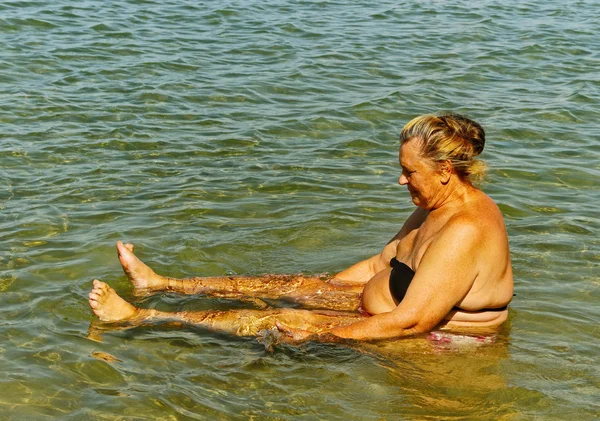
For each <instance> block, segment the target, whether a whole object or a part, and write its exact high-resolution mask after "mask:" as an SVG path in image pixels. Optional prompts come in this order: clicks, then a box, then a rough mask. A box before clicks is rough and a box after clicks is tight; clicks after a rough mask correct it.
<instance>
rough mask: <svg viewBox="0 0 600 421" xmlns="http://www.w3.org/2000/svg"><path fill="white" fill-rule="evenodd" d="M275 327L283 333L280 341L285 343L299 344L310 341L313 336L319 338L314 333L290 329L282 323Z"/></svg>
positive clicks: (277, 323) (276, 324) (276, 323)
mask: <svg viewBox="0 0 600 421" xmlns="http://www.w3.org/2000/svg"><path fill="white" fill-rule="evenodd" d="M275 326H277V330H279V333H281V337H280V338H279V340H280V341H281V342H283V343H290V344H298V343H302V342H306V341H308V340H309V339H310V338H311V336H314V337H315V338H317V337H318V335H317V334H316V333H314V332H310V331H308V330H304V329H298V328H294V327H289V326H286V325H284V324H283V323H280V322H275Z"/></svg>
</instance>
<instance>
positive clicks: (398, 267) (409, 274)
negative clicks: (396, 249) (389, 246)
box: [390, 257, 415, 304]
mask: <svg viewBox="0 0 600 421" xmlns="http://www.w3.org/2000/svg"><path fill="white" fill-rule="evenodd" d="M390 266H391V267H392V272H391V273H390V293H391V294H392V297H394V301H396V304H399V303H400V301H402V299H403V298H404V296H405V295H406V290H407V289H408V286H409V285H410V283H411V282H412V280H413V277H414V276H415V271H414V270H412V269H411V268H410V267H408V265H407V264H406V263H402V262H399V261H398V259H396V258H395V257H394V258H392V260H390Z"/></svg>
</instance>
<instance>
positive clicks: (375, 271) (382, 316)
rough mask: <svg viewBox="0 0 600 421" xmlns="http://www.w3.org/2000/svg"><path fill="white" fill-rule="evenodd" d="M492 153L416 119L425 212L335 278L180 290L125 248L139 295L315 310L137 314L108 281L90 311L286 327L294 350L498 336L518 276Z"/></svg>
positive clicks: (413, 156)
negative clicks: (488, 172)
mask: <svg viewBox="0 0 600 421" xmlns="http://www.w3.org/2000/svg"><path fill="white" fill-rule="evenodd" d="M484 143H485V133H484V131H483V129H482V127H481V126H480V125H479V124H477V123H476V122H474V121H472V120H470V119H468V118H466V117H463V116H459V115H442V116H433V115H425V116H420V117H417V118H415V119H413V120H412V121H410V122H409V123H408V124H407V125H406V126H405V127H404V129H403V130H402V133H401V147H400V154H399V159H400V166H401V167H402V173H401V175H400V179H399V183H400V185H403V186H406V187H407V189H408V191H409V193H410V195H411V198H412V201H413V203H414V204H415V205H416V206H417V209H416V210H415V211H414V212H413V213H412V215H411V216H410V217H409V218H408V219H407V221H406V222H405V224H404V226H403V227H402V229H401V230H400V232H399V233H398V234H397V235H396V236H395V237H394V238H393V239H392V240H391V241H390V242H389V243H388V244H387V245H386V246H385V247H384V248H383V250H382V251H381V253H379V254H377V255H375V256H373V257H371V258H369V259H367V260H364V261H362V262H359V263H356V264H355V265H353V266H351V267H350V268H348V269H346V270H344V271H342V272H340V273H338V274H337V275H335V276H334V277H333V278H319V277H313V278H311V277H303V276H285V275H267V276H264V277H243V276H238V277H214V278H190V279H183V280H178V279H173V278H168V277H163V276H160V275H157V274H156V273H154V272H153V271H152V269H150V268H149V267H148V266H146V265H145V264H144V263H143V262H141V261H140V260H139V259H138V258H137V257H136V256H135V255H134V254H133V246H132V245H124V244H122V243H120V242H119V243H118V244H117V249H118V252H119V259H120V261H121V264H122V266H123V269H124V271H125V273H126V274H127V275H128V277H129V278H130V279H131V281H132V282H133V284H134V286H135V287H136V288H139V289H144V290H146V291H150V292H158V291H172V292H180V293H186V294H205V295H211V296H219V297H239V298H242V297H255V298H258V297H263V298H268V299H283V300H292V301H294V302H296V303H298V304H300V305H302V306H304V307H305V309H292V308H280V309H261V310H231V311H225V312H224V311H203V312H189V313H164V312H160V311H157V310H147V309H139V308H135V307H134V306H132V305H131V304H129V303H127V302H126V301H125V300H123V299H122V298H120V297H119V296H118V295H117V294H116V292H115V291H114V290H113V289H112V288H110V287H109V286H108V285H106V284H105V283H103V282H100V281H94V289H93V290H92V292H91V293H90V294H89V300H90V306H91V308H92V310H93V311H94V313H95V314H96V315H97V316H98V317H99V318H100V320H103V321H105V322H119V323H123V322H127V323H129V324H141V323H148V322H153V321H160V320H173V321H180V322H186V323H191V324H197V325H202V326H206V327H208V328H211V329H215V330H221V331H227V332H230V333H233V334H237V335H256V334H258V333H259V332H260V331H261V330H262V329H270V328H274V327H275V326H277V328H278V329H279V330H281V331H283V332H284V333H285V334H286V337H287V338H288V339H289V340H290V341H298V340H303V339H305V338H307V337H310V336H311V335H315V334H317V335H319V334H327V337H329V338H331V337H332V336H333V337H339V338H348V339H356V340H376V339H385V338H398V337H402V336H408V335H414V334H418V333H424V332H429V331H431V330H432V329H434V328H436V327H438V328H440V327H441V328H447V329H452V328H465V327H493V326H498V325H500V324H501V323H502V322H504V321H505V320H506V318H507V316H508V310H507V305H508V304H509V302H510V301H511V299H512V296H513V276H512V268H511V263H510V252H509V247H508V238H507V233H506V228H505V226H504V222H503V219H502V215H501V213H500V210H499V209H498V207H497V206H496V205H495V203H494V202H493V201H492V200H491V199H490V198H489V197H488V196H487V195H486V194H484V193H483V192H482V191H481V190H479V189H478V188H476V187H475V186H474V185H473V183H472V181H473V180H474V179H476V178H480V177H481V176H482V175H483V172H484V171H485V165H484V164H483V163H482V162H481V161H479V160H477V159H476V157H477V156H478V155H479V154H480V153H481V152H482V151H483V147H484ZM306 308H313V310H308V309H306ZM316 308H320V309H325V310H315V309H316ZM341 310H344V311H341ZM351 310H361V311H354V312H352V311H351Z"/></svg>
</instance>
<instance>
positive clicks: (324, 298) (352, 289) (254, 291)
mask: <svg viewBox="0 0 600 421" xmlns="http://www.w3.org/2000/svg"><path fill="white" fill-rule="evenodd" d="M117 250H118V253H119V261H120V262H121V265H122V266H123V271H124V272H125V274H126V275H127V277H128V278H129V279H130V280H131V282H132V283H133V285H134V287H135V288H137V289H139V290H144V291H148V292H161V291H169V292H176V293H180V294H204V295H209V296H213V297H222V298H244V297H253V298H266V299H273V300H286V301H292V302H295V303H298V304H300V305H302V306H304V307H308V308H327V309H331V310H342V311H354V310H357V309H358V308H359V306H360V294H361V293H362V290H363V285H353V284H338V283H333V282H328V280H327V279H321V278H319V277H305V276H301V275H264V276H215V277H198V278H187V279H175V278H170V277H166V276H161V275H158V274H157V273H155V272H154V271H153V270H152V269H151V268H150V267H148V266H147V265H146V264H145V263H144V262H142V261H141V260H140V259H138V258H137V256H136V255H135V254H134V253H133V244H123V243H121V242H120V241H119V242H118V243H117Z"/></svg>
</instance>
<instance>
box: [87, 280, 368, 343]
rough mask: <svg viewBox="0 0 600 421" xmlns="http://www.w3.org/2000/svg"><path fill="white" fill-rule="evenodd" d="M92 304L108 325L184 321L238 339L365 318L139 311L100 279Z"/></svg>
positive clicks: (275, 311)
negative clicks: (277, 328)
mask: <svg viewBox="0 0 600 421" xmlns="http://www.w3.org/2000/svg"><path fill="white" fill-rule="evenodd" d="M89 303H90V307H91V308H92V311H93V312H94V314H96V316H98V318H99V319H100V320H102V321H104V322H110V323H121V324H124V323H126V324H128V325H133V326H135V325H141V324H148V323H153V322H161V321H167V322H180V323H185V324H190V325H194V326H202V327H205V328H207V329H210V330H214V331H220V332H226V333H230V334H233V335H237V336H257V335H258V334H259V333H260V331H262V330H267V329H272V328H274V327H275V326H276V322H280V323H283V324H285V325H287V326H289V327H292V328H298V329H303V330H307V331H309V332H313V333H320V332H323V331H325V330H328V329H331V328H333V327H336V326H343V325H347V324H350V323H353V322H355V321H357V320H360V319H362V318H363V317H365V316H362V315H360V314H358V313H345V312H334V311H325V310H323V311H318V310H313V311H309V310H299V309H290V308H281V309H269V310H229V311H217V310H209V311H198V312H179V313H167V312H162V311H158V310H148V309H139V308H136V307H134V306H133V305H131V304H130V303H128V302H127V301H125V300H124V299H123V298H121V297H120V296H119V295H118V294H117V293H116V292H115V290H114V289H112V288H111V287H110V286H108V285H107V284H105V283H104V282H101V281H98V280H95V281H94V288H93V289H92V292H90V294H89Z"/></svg>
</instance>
